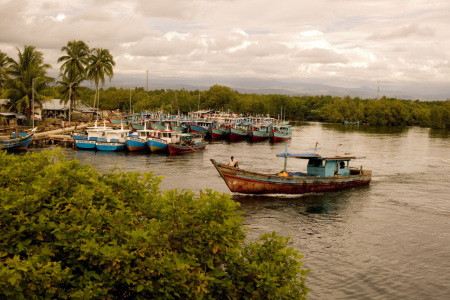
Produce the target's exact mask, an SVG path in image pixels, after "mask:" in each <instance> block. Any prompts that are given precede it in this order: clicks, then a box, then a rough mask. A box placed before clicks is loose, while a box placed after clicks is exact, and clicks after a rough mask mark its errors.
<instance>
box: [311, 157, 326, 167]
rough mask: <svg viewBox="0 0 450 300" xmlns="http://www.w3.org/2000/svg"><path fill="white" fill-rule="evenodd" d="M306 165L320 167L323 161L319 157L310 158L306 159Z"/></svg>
mask: <svg viewBox="0 0 450 300" xmlns="http://www.w3.org/2000/svg"><path fill="white" fill-rule="evenodd" d="M308 166H309V167H316V168H317V167H322V166H323V161H322V160H321V159H310V160H309V161H308Z"/></svg>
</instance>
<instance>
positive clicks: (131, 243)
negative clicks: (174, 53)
mask: <svg viewBox="0 0 450 300" xmlns="http://www.w3.org/2000/svg"><path fill="white" fill-rule="evenodd" d="M0 160H1V161H2V168H0V225H1V226H0V298H1V299H3V298H5V299H6V298H7V299H31V298H46V299H47V298H48V299H50V298H58V299H100V298H101V299H180V298H181V299H306V295H307V293H308V292H309V289H308V288H307V286H306V283H305V281H306V275H307V274H308V273H309V269H304V268H302V261H301V259H302V257H303V256H302V255H300V254H299V253H298V251H297V250H295V249H293V248H292V247H289V238H286V237H281V236H279V235H277V234H276V233H275V232H273V233H271V234H262V235H261V236H260V237H259V238H258V240H256V241H247V240H246V233H245V231H246V230H247V229H246V228H245V227H244V226H243V220H242V216H241V213H240V212H239V211H238V210H237V207H238V206H239V203H237V202H235V201H233V200H231V198H230V195H229V194H221V193H218V192H213V191H211V190H207V191H205V192H201V193H200V194H199V195H195V194H194V193H193V192H191V191H185V190H183V191H178V190H176V189H175V190H169V191H161V190H160V189H159V184H160V182H161V180H162V178H161V177H158V176H153V173H152V172H145V173H140V172H124V171H122V170H119V169H114V170H111V171H109V172H107V173H104V174H101V173H99V172H98V171H97V170H95V169H94V168H93V167H92V166H90V165H85V166H83V165H82V164H81V163H80V162H79V161H77V160H67V159H65V157H64V155H62V153H61V152H60V151H59V150H52V151H43V152H40V153H26V154H25V155H10V154H7V153H6V151H4V150H2V151H0Z"/></svg>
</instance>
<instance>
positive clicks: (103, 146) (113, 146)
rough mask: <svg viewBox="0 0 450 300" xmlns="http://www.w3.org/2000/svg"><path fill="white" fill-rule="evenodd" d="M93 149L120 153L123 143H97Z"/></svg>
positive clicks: (123, 148) (123, 147)
mask: <svg viewBox="0 0 450 300" xmlns="http://www.w3.org/2000/svg"><path fill="white" fill-rule="evenodd" d="M95 148H96V149H97V150H99V151H122V150H125V143H111V142H97V143H96V144H95Z"/></svg>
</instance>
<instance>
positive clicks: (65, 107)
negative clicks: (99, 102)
mask: <svg viewBox="0 0 450 300" xmlns="http://www.w3.org/2000/svg"><path fill="white" fill-rule="evenodd" d="M74 105H75V106H74V107H73V108H72V117H71V118H72V119H73V120H79V121H89V120H93V119H95V118H97V115H100V112H99V111H98V109H96V108H92V107H90V106H89V105H88V104H86V103H85V102H83V101H81V100H77V101H75V104H74ZM36 113H38V112H37V111H36ZM39 114H40V117H43V118H59V119H65V120H68V119H69V102H67V103H64V102H62V101H61V99H51V100H49V101H47V102H44V103H42V111H41V110H40V109H39Z"/></svg>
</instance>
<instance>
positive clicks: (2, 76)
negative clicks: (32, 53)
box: [0, 50, 10, 96]
mask: <svg viewBox="0 0 450 300" xmlns="http://www.w3.org/2000/svg"><path fill="white" fill-rule="evenodd" d="M9 64H10V60H9V57H8V56H7V55H6V53H3V52H2V51H1V50H0V96H1V95H2V94H3V85H4V84H5V82H6V81H7V80H8V79H10V77H9V75H8V72H9Z"/></svg>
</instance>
